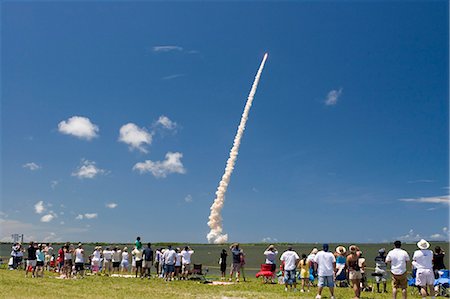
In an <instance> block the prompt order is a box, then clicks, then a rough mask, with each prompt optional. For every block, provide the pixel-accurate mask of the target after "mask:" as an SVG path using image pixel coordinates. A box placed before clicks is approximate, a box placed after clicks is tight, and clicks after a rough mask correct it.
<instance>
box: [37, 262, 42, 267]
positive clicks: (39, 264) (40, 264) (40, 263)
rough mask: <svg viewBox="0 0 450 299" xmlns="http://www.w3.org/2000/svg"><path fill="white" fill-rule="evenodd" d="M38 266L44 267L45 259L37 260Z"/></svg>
mask: <svg viewBox="0 0 450 299" xmlns="http://www.w3.org/2000/svg"><path fill="white" fill-rule="evenodd" d="M36 266H37V267H43V266H44V261H37V262H36Z"/></svg>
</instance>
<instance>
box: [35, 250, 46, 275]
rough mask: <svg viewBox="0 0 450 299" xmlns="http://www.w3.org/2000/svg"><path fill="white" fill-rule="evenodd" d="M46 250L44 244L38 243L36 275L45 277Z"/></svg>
mask: <svg viewBox="0 0 450 299" xmlns="http://www.w3.org/2000/svg"><path fill="white" fill-rule="evenodd" d="M44 265H45V252H44V249H43V246H42V244H39V245H38V249H37V250H36V276H37V277H44Z"/></svg>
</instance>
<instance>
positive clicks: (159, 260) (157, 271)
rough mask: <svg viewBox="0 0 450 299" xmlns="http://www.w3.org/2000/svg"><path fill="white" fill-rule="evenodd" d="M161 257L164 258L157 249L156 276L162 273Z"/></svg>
mask: <svg viewBox="0 0 450 299" xmlns="http://www.w3.org/2000/svg"><path fill="white" fill-rule="evenodd" d="M161 257H162V253H161V250H160V249H156V252H155V269H156V276H159V275H160V274H161V273H160V271H159V265H160V263H161Z"/></svg>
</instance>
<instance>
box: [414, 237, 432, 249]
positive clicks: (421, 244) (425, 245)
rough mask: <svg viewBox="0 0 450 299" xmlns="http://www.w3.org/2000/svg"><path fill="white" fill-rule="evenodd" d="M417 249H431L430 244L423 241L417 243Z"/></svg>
mask: <svg viewBox="0 0 450 299" xmlns="http://www.w3.org/2000/svg"><path fill="white" fill-rule="evenodd" d="M417 247H419V248H420V249H428V248H430V243H428V242H427V241H426V240H424V239H422V240H420V241H419V242H417Z"/></svg>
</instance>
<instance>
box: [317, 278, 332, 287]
mask: <svg viewBox="0 0 450 299" xmlns="http://www.w3.org/2000/svg"><path fill="white" fill-rule="evenodd" d="M317 286H318V287H329V288H334V280H333V276H319V282H318V284H317Z"/></svg>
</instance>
